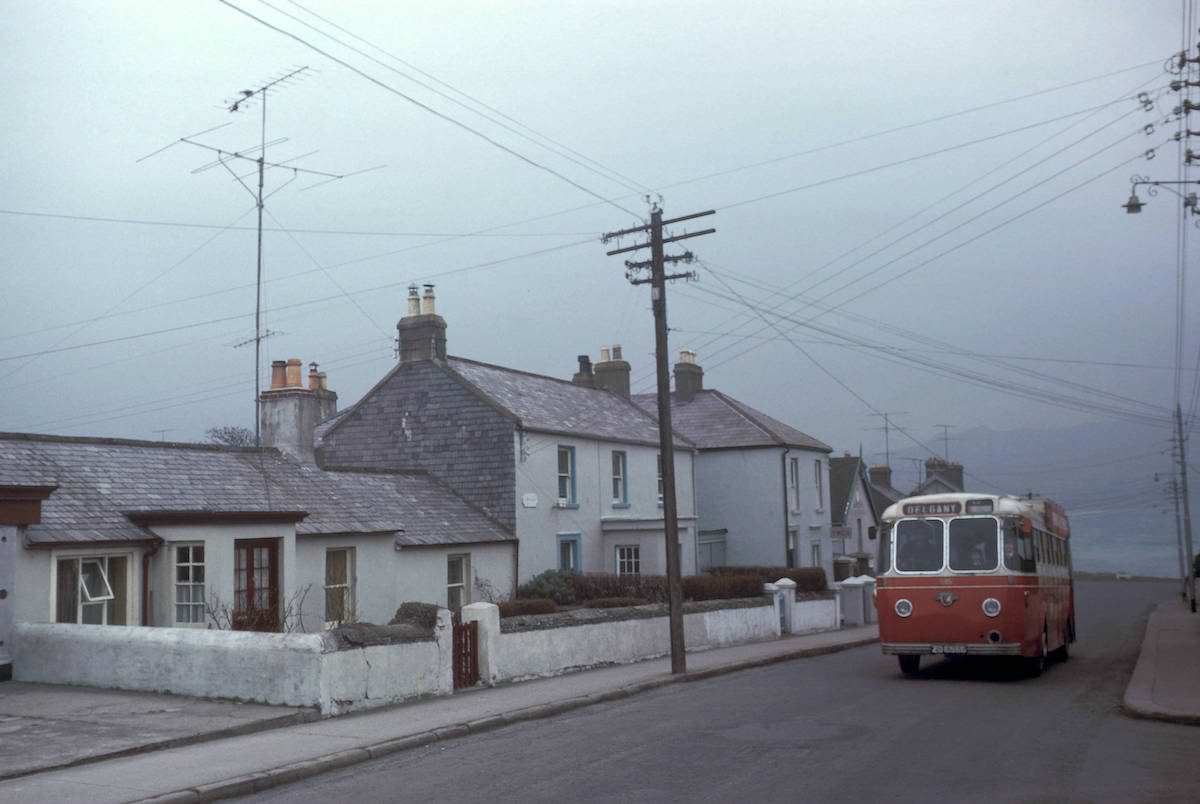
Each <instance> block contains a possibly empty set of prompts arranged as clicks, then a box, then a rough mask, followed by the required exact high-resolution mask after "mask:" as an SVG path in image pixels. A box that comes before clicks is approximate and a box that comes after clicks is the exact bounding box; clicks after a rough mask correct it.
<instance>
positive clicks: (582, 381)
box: [571, 355, 596, 388]
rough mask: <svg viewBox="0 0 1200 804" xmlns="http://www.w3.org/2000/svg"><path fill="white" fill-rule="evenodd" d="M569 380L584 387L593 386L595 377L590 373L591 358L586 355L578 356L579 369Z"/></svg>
mask: <svg viewBox="0 0 1200 804" xmlns="http://www.w3.org/2000/svg"><path fill="white" fill-rule="evenodd" d="M571 382H573V383H575V384H576V385H582V386H583V387H584V388H595V387H596V377H595V375H593V374H592V359H591V358H590V357H588V356H587V355H580V356H579V371H577V372H575V376H574V377H572V378H571Z"/></svg>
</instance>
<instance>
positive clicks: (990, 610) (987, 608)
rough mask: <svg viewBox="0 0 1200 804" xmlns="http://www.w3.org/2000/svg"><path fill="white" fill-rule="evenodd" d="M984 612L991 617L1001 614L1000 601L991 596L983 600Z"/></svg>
mask: <svg viewBox="0 0 1200 804" xmlns="http://www.w3.org/2000/svg"><path fill="white" fill-rule="evenodd" d="M983 613H984V614H986V615H987V616H989V617H998V616H1000V601H999V600H997V599H996V598H994V597H989V598H988V599H987V600H985V601H983Z"/></svg>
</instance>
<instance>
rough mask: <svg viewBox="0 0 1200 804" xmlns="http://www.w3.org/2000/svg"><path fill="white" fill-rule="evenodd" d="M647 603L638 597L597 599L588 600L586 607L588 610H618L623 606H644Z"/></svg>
mask: <svg viewBox="0 0 1200 804" xmlns="http://www.w3.org/2000/svg"><path fill="white" fill-rule="evenodd" d="M646 603H647V601H645V600H642V599H641V598H640V597H598V598H596V599H595V600H589V601H588V602H587V607H588V608H589V609H619V608H623V607H625V606H644V605H646Z"/></svg>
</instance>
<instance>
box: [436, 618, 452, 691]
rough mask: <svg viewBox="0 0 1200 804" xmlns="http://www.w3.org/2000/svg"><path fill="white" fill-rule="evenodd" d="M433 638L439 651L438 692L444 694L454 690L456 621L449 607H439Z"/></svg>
mask: <svg viewBox="0 0 1200 804" xmlns="http://www.w3.org/2000/svg"><path fill="white" fill-rule="evenodd" d="M433 638H434V640H436V641H437V652H438V685H437V693H438V694H441V695H444V694H447V693H450V692H453V691H454V621H453V619H452V615H451V614H450V610H449V609H438V613H437V624H436V625H435V626H434V628H433Z"/></svg>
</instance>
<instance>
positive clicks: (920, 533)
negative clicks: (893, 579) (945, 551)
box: [896, 519, 944, 572]
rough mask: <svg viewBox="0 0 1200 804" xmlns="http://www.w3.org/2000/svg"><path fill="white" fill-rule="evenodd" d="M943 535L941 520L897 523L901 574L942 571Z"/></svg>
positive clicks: (901, 521) (915, 520) (905, 520)
mask: <svg viewBox="0 0 1200 804" xmlns="http://www.w3.org/2000/svg"><path fill="white" fill-rule="evenodd" d="M943 533H944V526H943V524H942V520H940V519H902V520H900V521H899V522H898V523H896V569H898V570H900V571H901V572H937V571H938V570H940V569H941V568H942V540H943V538H944V536H943Z"/></svg>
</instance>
